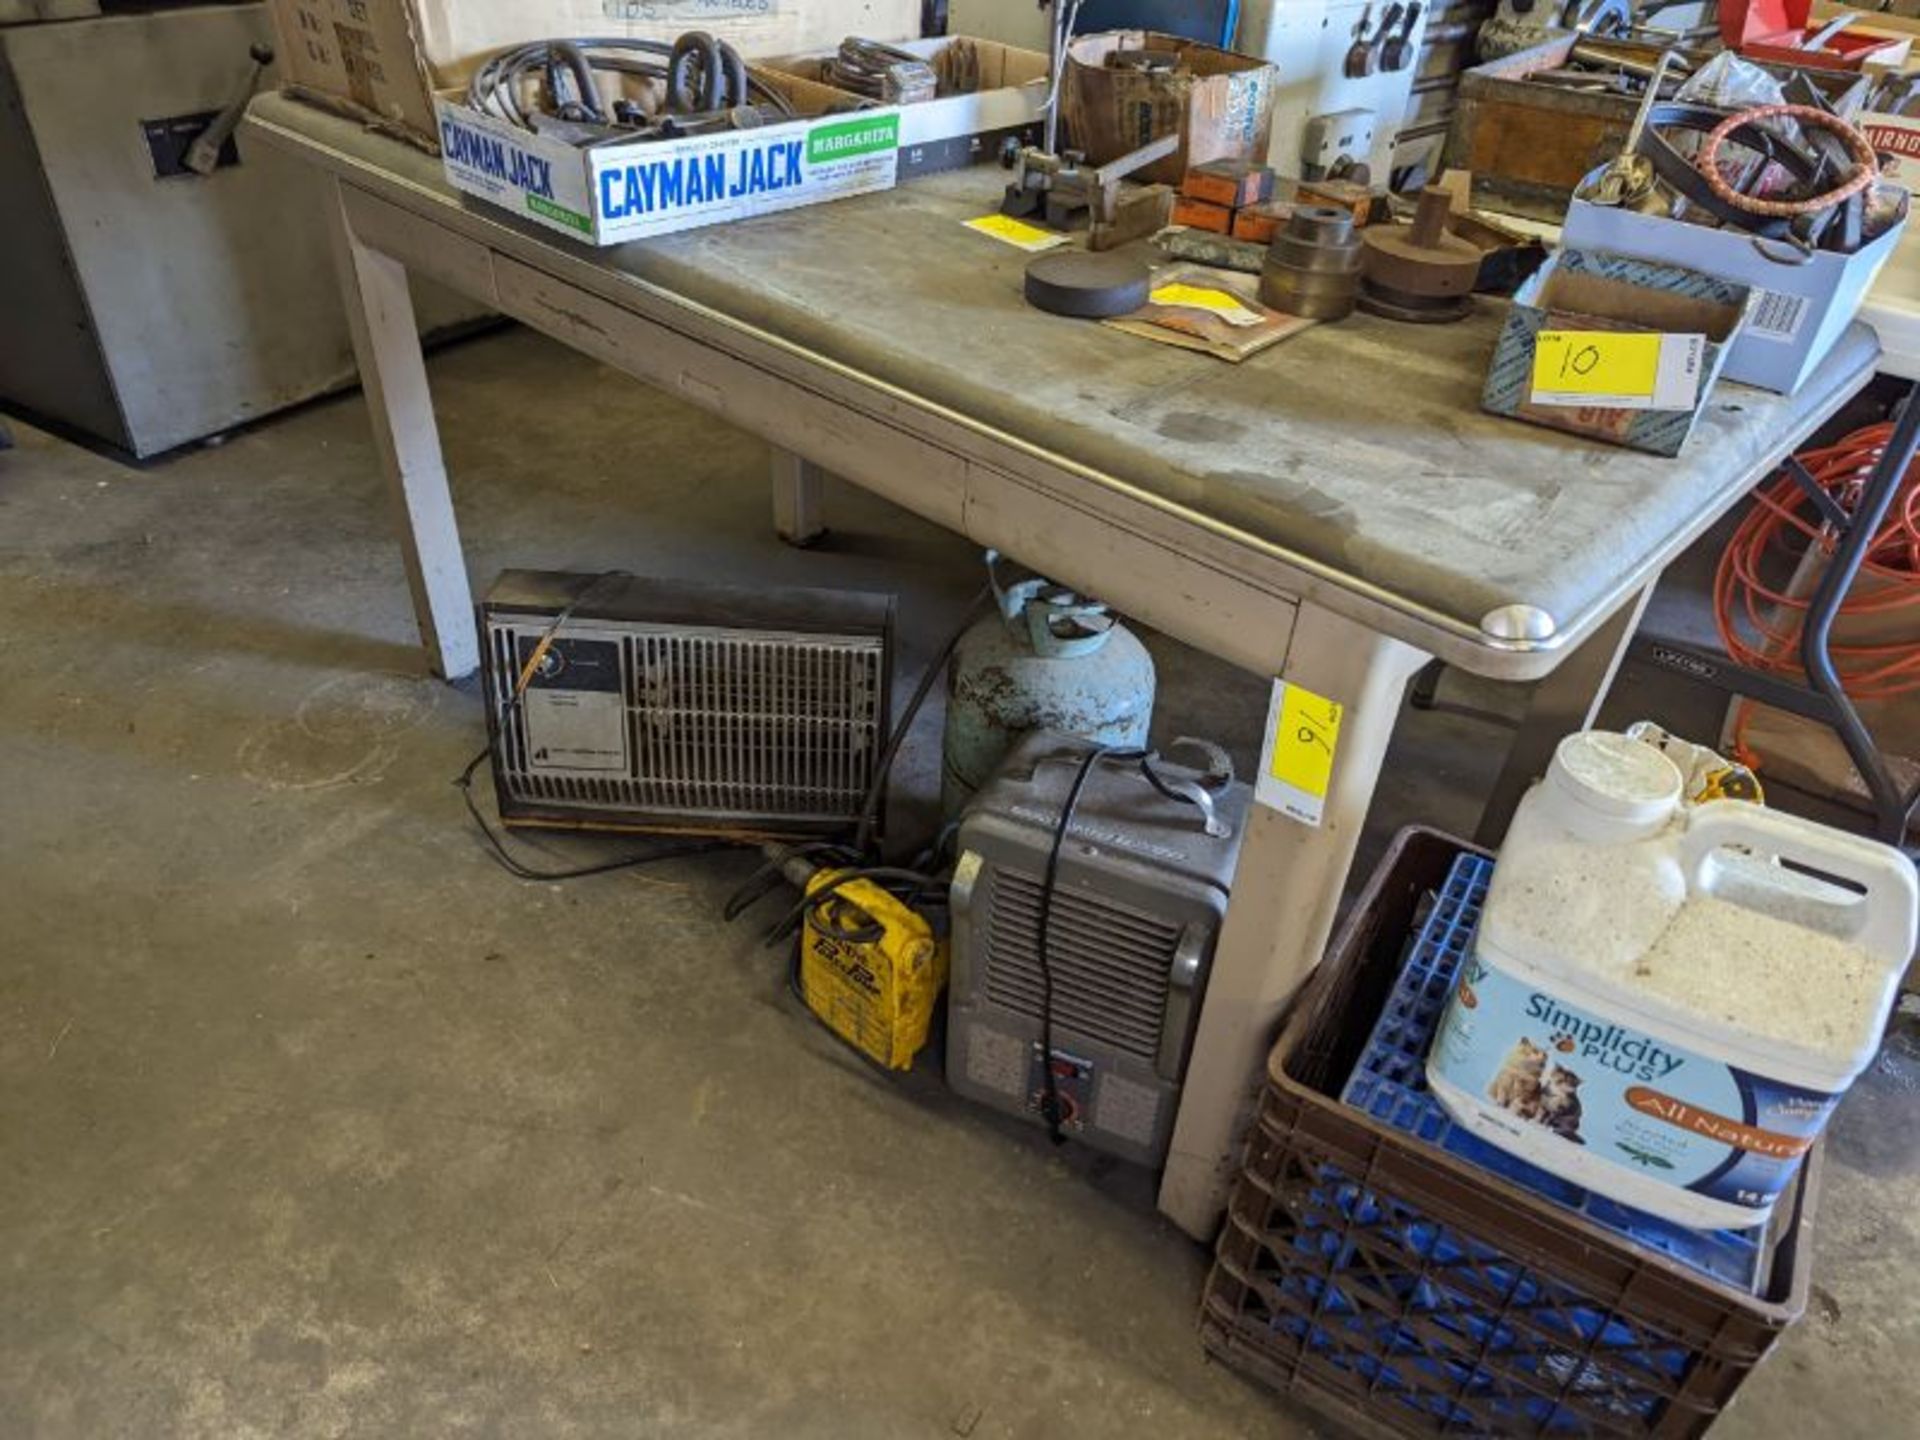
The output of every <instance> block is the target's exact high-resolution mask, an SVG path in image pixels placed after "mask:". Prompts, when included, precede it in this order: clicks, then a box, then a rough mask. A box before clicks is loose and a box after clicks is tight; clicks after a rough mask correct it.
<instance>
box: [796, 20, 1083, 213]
mask: <svg viewBox="0 0 1920 1440" xmlns="http://www.w3.org/2000/svg"><path fill="white" fill-rule="evenodd" d="M897 43H898V44H899V47H900V48H901V49H902V50H905V51H907V52H908V53H910V54H913V55H918V56H920V57H921V58H922V59H923V60H926V61H927V62H928V63H930V64H931V65H932V66H933V67H934V71H935V73H936V74H938V75H939V77H940V93H939V95H938V96H937V97H936V98H934V99H932V100H923V101H921V102H919V103H918V104H914V105H903V106H901V107H900V179H902V180H909V179H912V178H913V177H914V176H916V175H935V174H938V173H939V172H941V171H943V170H959V169H962V168H964V167H966V166H968V165H975V164H979V163H981V162H983V161H992V160H997V159H998V158H999V153H1000V146H1001V144H1002V143H1004V141H1005V140H1006V139H1007V137H1012V138H1013V140H1014V142H1015V143H1016V144H1020V145H1038V144H1039V143H1040V135H1041V128H1042V122H1043V120H1044V118H1045V116H1044V112H1045V109H1046V102H1047V57H1046V56H1045V55H1044V54H1042V53H1041V52H1039V51H1037V50H1023V49H1021V48H1020V47H1019V46H1017V45H1002V44H1001V43H1000V42H999V41H997V40H981V39H977V38H975V37H974V36H971V35H941V36H936V37H934V38H932V39H926V40H903V41H900V42H897ZM837 48H838V47H837V46H836V47H830V48H828V49H824V50H817V51H814V52H812V53H810V54H806V55H786V56H780V57H777V58H775V59H772V60H768V61H766V62H764V64H765V68H767V69H769V70H775V71H778V72H780V73H781V74H783V75H794V76H798V77H799V78H801V79H803V80H810V81H812V82H814V83H815V84H821V85H827V84H831V83H832V82H831V81H829V80H828V79H827V62H828V61H829V60H830V59H831V58H832V57H833V54H834V50H835V49H837ZM956 75H966V76H969V77H971V82H972V85H973V88H972V89H970V90H958V89H956V90H954V91H953V92H952V93H948V87H949V86H950V85H952V84H954V83H955V80H954V77H955V76H956ZM963 83H964V82H963Z"/></svg>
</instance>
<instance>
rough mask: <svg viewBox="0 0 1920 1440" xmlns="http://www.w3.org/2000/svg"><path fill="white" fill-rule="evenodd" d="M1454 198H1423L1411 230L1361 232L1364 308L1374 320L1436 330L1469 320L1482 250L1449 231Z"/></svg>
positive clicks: (1434, 189)
mask: <svg viewBox="0 0 1920 1440" xmlns="http://www.w3.org/2000/svg"><path fill="white" fill-rule="evenodd" d="M1452 207H1453V195H1452V192H1450V191H1448V190H1444V189H1442V188H1441V187H1440V186H1438V185H1429V186H1427V187H1426V189H1424V190H1422V191H1421V192H1420V200H1419V205H1418V208H1416V209H1415V211H1414V213H1413V224H1411V225H1404V226H1403V225H1369V226H1368V227H1367V228H1366V229H1365V230H1363V231H1361V232H1360V244H1361V247H1362V250H1363V252H1364V253H1363V258H1362V262H1361V268H1360V308H1361V309H1362V310H1365V311H1366V312H1367V313H1368V314H1370V315H1381V316H1384V317H1385V318H1387V319H1389V320H1405V321H1408V322H1411V323H1414V324H1422V325H1431V324H1439V323H1444V322H1446V321H1449V320H1461V319H1464V318H1466V316H1467V314H1468V312H1469V310H1470V309H1471V307H1472V304H1473V300H1472V296H1473V286H1474V282H1475V281H1476V280H1477V279H1478V278H1479V275H1480V247H1479V246H1477V245H1475V244H1474V243H1473V242H1472V241H1470V240H1462V239H1461V238H1460V237H1459V236H1458V235H1454V234H1451V233H1449V232H1448V230H1447V215H1448V212H1449V211H1450V210H1451V209H1452Z"/></svg>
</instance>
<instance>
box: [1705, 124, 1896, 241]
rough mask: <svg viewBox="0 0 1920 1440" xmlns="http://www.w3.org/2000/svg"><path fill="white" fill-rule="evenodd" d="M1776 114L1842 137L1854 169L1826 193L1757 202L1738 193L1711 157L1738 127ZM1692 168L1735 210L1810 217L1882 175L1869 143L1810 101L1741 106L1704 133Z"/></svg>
mask: <svg viewBox="0 0 1920 1440" xmlns="http://www.w3.org/2000/svg"><path fill="white" fill-rule="evenodd" d="M1775 117H1778V118H1780V119H1785V120H1798V121H1799V122H1800V123H1801V124H1803V125H1811V126H1813V127H1814V128H1815V129H1819V130H1828V131H1831V132H1832V133H1833V134H1835V135H1837V136H1839V137H1840V139H1841V141H1842V143H1844V144H1845V145H1846V147H1847V149H1848V151H1849V152H1851V154H1852V155H1853V161H1854V165H1853V169H1852V170H1850V171H1848V172H1847V177H1846V179H1844V180H1842V181H1841V182H1840V183H1839V184H1838V185H1836V186H1835V187H1834V188H1833V189H1831V190H1829V191H1827V192H1826V193H1825V194H1824V195H1816V196H1814V197H1813V198H1812V199H1809V200H1756V199H1754V198H1753V197H1752V196H1751V195H1742V194H1741V193H1740V192H1739V191H1738V190H1736V189H1734V188H1733V187H1732V186H1731V185H1729V184H1728V183H1727V182H1726V179H1725V178H1724V177H1723V176H1722V175H1721V174H1720V169H1719V167H1718V166H1717V165H1716V164H1714V161H1715V160H1716V159H1718V158H1719V154H1720V147H1721V145H1722V144H1724V143H1725V142H1726V140H1727V138H1728V137H1729V136H1730V135H1732V134H1733V132H1734V131H1735V130H1738V129H1739V128H1740V127H1741V126H1742V125H1750V124H1753V123H1755V122H1756V121H1760V120H1771V119H1774V118H1775ZM1693 163H1694V166H1695V168H1697V169H1698V170H1699V171H1700V174H1701V176H1702V177H1703V178H1704V179H1705V180H1706V182H1707V188H1708V189H1710V190H1712V191H1713V193H1714V195H1715V197H1716V198H1718V199H1719V200H1720V201H1721V203H1723V204H1725V205H1730V206H1732V207H1733V208H1734V209H1735V210H1744V211H1746V212H1747V213H1748V214H1750V215H1778V216H1793V215H1810V214H1812V213H1813V212H1815V211H1817V210H1825V209H1828V208H1829V207H1831V206H1834V205H1838V204H1839V203H1840V202H1841V201H1842V200H1848V199H1851V198H1852V197H1853V196H1855V195H1858V194H1859V193H1860V192H1861V191H1862V190H1864V189H1866V188H1867V186H1869V185H1871V184H1872V183H1873V182H1874V181H1875V180H1878V179H1879V178H1880V161H1879V158H1878V157H1877V156H1875V155H1874V153H1873V147H1872V146H1871V145H1869V144H1868V143H1867V137H1866V136H1864V135H1862V134H1861V133H1860V132H1859V131H1858V130H1856V129H1855V128H1854V127H1853V126H1851V125H1849V124H1848V123H1847V122H1846V121H1844V120H1842V119H1841V118H1840V117H1839V116H1837V115H1829V114H1828V113H1827V112H1826V111H1824V110H1820V109H1816V108H1815V107H1814V106H1812V105H1759V106H1756V107H1755V108H1753V109H1751V110H1742V111H1740V112H1739V113H1738V114H1736V115H1729V116H1728V117H1727V118H1726V119H1724V120H1722V121H1721V122H1720V123H1719V124H1718V125H1716V126H1714V128H1713V130H1712V131H1711V132H1710V133H1709V134H1708V136H1707V138H1706V140H1705V141H1703V142H1702V143H1701V146H1700V153H1699V155H1698V156H1697V157H1696V158H1695V160H1694V162H1693Z"/></svg>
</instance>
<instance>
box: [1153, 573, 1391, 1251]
mask: <svg viewBox="0 0 1920 1440" xmlns="http://www.w3.org/2000/svg"><path fill="white" fill-rule="evenodd" d="M1426 658H1427V657H1426V656H1425V655H1424V654H1422V653H1420V652H1419V651H1417V650H1415V649H1413V648H1412V647H1411V646H1409V645H1405V644H1403V643H1401V642H1400V641H1397V640H1392V639H1389V638H1388V637H1386V636H1384V635H1379V634H1376V633H1375V632H1373V631H1371V630H1368V629H1366V628H1365V627H1364V626H1361V625H1357V624H1355V623H1354V622H1352V621H1350V620H1344V619H1342V618H1340V617H1339V616H1337V615H1333V614H1331V613H1329V612H1327V611H1324V610H1320V609H1317V608H1316V607H1313V606H1310V605H1302V606H1301V607H1300V614H1299V619H1298V621H1297V623H1296V626H1295V629H1294V632H1293V639H1292V641H1291V643H1290V644H1289V646H1288V650H1287V661H1286V666H1285V668H1284V670H1283V671H1282V674H1281V678H1282V679H1285V680H1287V681H1290V682H1292V683H1294V684H1297V685H1301V686H1304V687H1305V688H1306V689H1308V690H1311V691H1313V692H1314V693H1316V694H1319V695H1324V696H1326V697H1327V698H1329V699H1332V700H1337V701H1339V702H1340V703H1341V704H1342V705H1343V706H1345V713H1344V715H1343V716H1342V718H1341V723H1340V740H1339V746H1338V749H1337V751H1336V754H1335V758H1334V766H1333V776H1332V780H1331V783H1330V785H1329V788H1328V791H1327V798H1326V811H1325V814H1324V816H1323V817H1322V820H1321V823H1320V824H1319V826H1318V827H1315V826H1310V825H1303V824H1301V823H1299V822H1298V821H1295V820H1291V819H1288V818H1287V817H1286V816H1285V815H1282V814H1281V813H1280V812H1279V811H1277V810H1270V809H1268V808H1266V807H1265V806H1260V805H1256V806H1255V807H1254V808H1253V811H1252V814H1251V818H1250V819H1249V821H1248V824H1247V833H1246V838H1245V840H1244V841H1243V842H1242V844H1241V849H1240V864H1239V868H1238V869H1237V870H1236V871H1235V872H1234V877H1233V898H1232V901H1231V903H1230V904H1229V905H1228V907H1227V918H1226V923H1225V925H1224V926H1223V927H1222V929H1221V932H1220V941H1219V944H1218V945H1217V946H1216V948H1215V950H1214V957H1213V970H1212V974H1211V975H1210V976H1209V978H1208V980H1207V995H1206V1000H1205V1002H1204V1004H1203V1005H1202V1007H1201V1011H1200V1025H1199V1028H1198V1031H1197V1032H1196V1034H1195V1036H1194V1043H1193V1050H1192V1058H1191V1060H1190V1061H1189V1062H1188V1065H1187V1075H1186V1081H1185V1084H1184V1086H1183V1087H1182V1090H1181V1095H1180V1113H1179V1116H1178V1117H1177V1118H1176V1120H1175V1122H1174V1130H1173V1145H1172V1149H1171V1150H1170V1151H1169V1152H1168V1155H1167V1168H1166V1173H1165V1175H1164V1176H1162V1178H1161V1182H1160V1209H1161V1210H1162V1211H1163V1212H1164V1213H1165V1214H1166V1215H1167V1216H1169V1217H1170V1218H1171V1219H1172V1220H1173V1222H1174V1223H1175V1224H1176V1225H1178V1226H1179V1227H1180V1228H1181V1229H1182V1230H1185V1231H1186V1232H1187V1233H1188V1234H1189V1235H1192V1236H1193V1237H1195V1238H1196V1239H1200V1240H1207V1239H1211V1238H1212V1235H1213V1231H1214V1228H1215V1227H1216V1225H1217V1224H1218V1223H1219V1219H1220V1213H1221V1210H1222V1209H1223V1208H1224V1206H1225V1203H1226V1193H1227V1186H1228V1184H1229V1182H1230V1181H1231V1179H1232V1174H1233V1170H1234V1167H1235V1166H1236V1165H1237V1164H1238V1163H1239V1155H1240V1141H1241V1135H1242V1132H1243V1130H1244V1129H1245V1125H1246V1121H1247V1118H1248V1116H1249V1115H1250V1113H1251V1111H1252V1108H1253V1101H1254V1097H1255V1095H1256V1094H1257V1092H1258V1089H1259V1084H1260V1081H1261V1080H1262V1078H1263V1077H1264V1076H1265V1074H1266V1061H1267V1053H1268V1051H1269V1050H1270V1049H1271V1048H1272V1046H1273V1041H1274V1038H1275V1033H1276V1031H1277V1028H1278V1024H1279V1020H1280V1016H1281V1012H1282V1011H1283V1010H1284V1009H1285V1007H1286V1004H1287V1002H1288V1000H1290V999H1291V998H1292V996H1293V993H1294V991H1295V990H1297V989H1298V988H1299V986H1300V983H1301V981H1303V980H1305V979H1306V977H1307V975H1308V974H1309V972H1311V971H1312V969H1313V968H1314V966H1316V965H1318V964H1319V963H1320V957H1321V954H1322V952H1323V951H1324V950H1325V949H1326V944H1327V937H1328V935H1329V934H1330V933H1331V932H1332V929H1333V919H1334V912H1335V908H1336V907H1337V906H1338V904H1339V901H1340V894H1341V891H1342V889H1343V888H1344V886H1345V884H1346V879H1347V872H1348V870H1349V869H1351V867H1352V865H1353V852H1354V846H1355V845H1356V844H1357V843H1358V842H1359V839H1360V830H1361V826H1362V825H1363V824H1364V822H1365V820H1366V817H1367V807H1368V805H1369V804H1371V803H1372V800H1373V787H1374V782H1375V781H1376V780H1377V779H1378V778H1379V775H1380V768H1381V766H1382V764H1383V763H1384V762H1385V760H1386V755H1387V742H1388V740H1389V739H1390V738H1391V737H1392V735H1393V725H1394V720H1395V718H1396V717H1397V716H1398V715H1399V712H1400V702H1401V698H1402V696H1403V695H1404V694H1405V691H1406V686H1407V680H1408V678H1409V677H1410V676H1412V675H1413V673H1414V672H1415V671H1416V670H1418V669H1419V668H1420V666H1421V664H1422V663H1423V662H1424V661H1425V660H1426Z"/></svg>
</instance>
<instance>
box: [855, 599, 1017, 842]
mask: <svg viewBox="0 0 1920 1440" xmlns="http://www.w3.org/2000/svg"><path fill="white" fill-rule="evenodd" d="M992 599H993V587H992V585H983V586H981V587H980V592H979V593H978V594H977V595H975V596H974V597H973V599H972V600H971V601H969V602H968V604H967V609H966V613H965V614H964V615H962V616H961V617H960V623H959V624H958V625H955V626H954V627H953V633H952V634H951V635H949V636H948V637H947V638H946V640H945V642H944V643H942V645H941V646H940V649H939V650H938V651H937V652H935V654H934V657H933V659H932V660H930V661H928V662H927V668H926V669H925V670H924V671H923V672H922V673H921V676H920V683H919V684H918V685H916V686H915V687H914V690H913V696H912V698H910V699H909V700H908V701H907V708H906V709H905V711H903V712H902V713H901V716H900V719H899V722H898V723H897V724H896V725H895V726H894V727H893V734H892V735H890V736H888V737H887V745H886V748H885V749H884V750H882V751H881V752H880V763H879V764H878V765H877V766H875V767H874V772H873V779H872V781H870V782H869V783H868V785H867V794H866V798H865V799H864V800H863V801H862V802H861V804H860V823H859V825H858V826H857V827H855V829H854V833H853V848H854V849H855V850H856V851H857V852H859V853H860V854H862V855H865V854H867V853H868V851H869V849H870V848H871V847H872V845H873V831H874V827H875V826H876V825H877V824H879V821H880V807H881V804H882V802H884V800H885V799H886V794H887V777H888V776H889V775H891V774H892V773H893V762H894V759H895V757H897V756H898V755H899V753H900V746H901V745H902V744H903V743H905V741H906V738H907V732H908V731H909V730H911V729H912V728H913V721H914V717H915V716H917V715H918V714H919V713H920V707H921V706H922V705H924V704H926V702H927V695H928V693H929V692H930V691H931V690H932V689H933V682H934V681H935V680H938V679H939V678H940V675H941V673H942V672H943V671H944V670H945V669H946V668H947V662H948V661H949V660H951V659H952V658H953V652H954V651H955V650H957V649H959V648H960V642H961V640H962V639H964V638H965V637H966V633H967V631H968V630H969V629H971V628H972V627H973V622H974V620H975V619H976V618H978V616H979V615H980V613H981V612H982V611H983V610H985V609H986V607H987V605H988V604H989V602H991V600H992Z"/></svg>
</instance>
